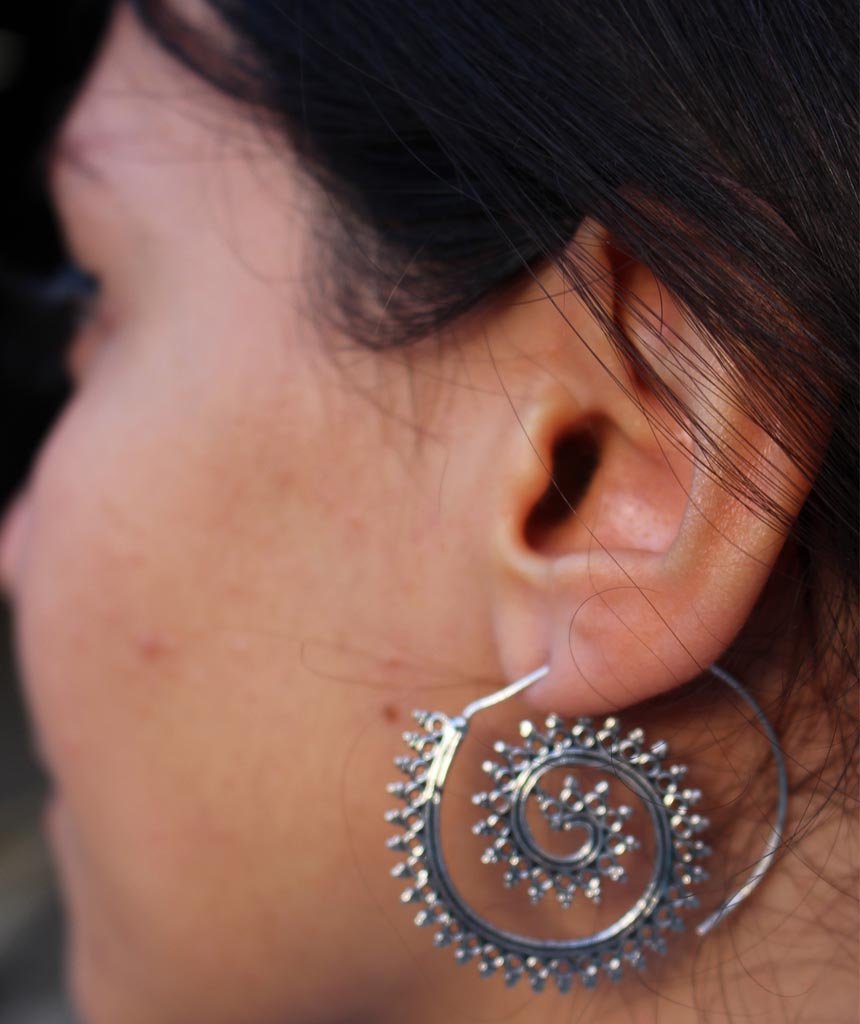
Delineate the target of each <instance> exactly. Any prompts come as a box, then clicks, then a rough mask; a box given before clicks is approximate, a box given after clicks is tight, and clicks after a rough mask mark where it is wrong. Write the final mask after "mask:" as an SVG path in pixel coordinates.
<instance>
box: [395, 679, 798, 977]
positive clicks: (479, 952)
mask: <svg viewBox="0 0 860 1024" xmlns="http://www.w3.org/2000/svg"><path fill="white" fill-rule="evenodd" d="M708 671H709V672H711V674H712V675H714V676H715V677H716V678H717V679H719V680H721V681H722V682H724V683H725V684H726V685H728V686H729V687H730V688H731V689H732V690H734V691H735V692H736V693H737V694H738V695H739V696H740V697H742V698H743V699H744V700H745V701H746V702H747V703H748V705H749V706H750V708H751V709H752V711H753V713H754V715H755V717H756V719H757V720H758V723H759V725H760V726H761V728H762V730H763V731H764V733H765V735H766V736H767V739H768V741H769V742H770V746H771V750H772V752H773V756H774V759H775V762H776V768H777V782H778V794H779V795H778V801H777V808H776V815H775V821H774V825H773V826H772V833H771V836H770V839H769V841H768V843H767V845H766V847H765V850H764V852H763V855H762V856H761V857H760V858H759V860H758V861H757V864H756V867H755V870H754V871H753V872H752V874H751V875H750V877H749V878H748V879H747V881H746V882H745V883H744V884H743V885H742V886H741V888H740V889H738V891H737V892H736V893H734V895H733V896H731V897H730V898H729V899H727V900H725V902H723V903H722V904H721V905H720V907H719V908H718V909H717V910H716V911H715V912H714V913H713V914H711V915H710V916H709V917H708V918H706V919H705V920H704V921H702V922H700V923H699V924H698V925H697V927H696V933H697V934H698V935H700V936H701V935H705V934H707V933H708V932H709V931H711V929H712V928H713V927H714V926H715V925H717V924H718V923H719V922H720V921H722V920H723V919H724V918H725V917H726V915H727V914H729V913H730V912H731V911H732V910H733V909H734V908H735V907H737V906H738V905H739V904H740V903H742V902H743V901H744V900H745V899H746V898H747V897H748V896H749V895H750V893H751V892H752V891H753V889H755V887H756V886H757V885H758V884H759V882H760V881H761V879H762V878H763V877H764V875H765V873H766V872H767V871H768V869H769V868H770V866H771V864H772V862H773V859H774V856H775V854H776V851H777V849H778V847H779V845H780V843H781V841H782V834H783V829H784V826H785V815H786V807H787V800H788V796H787V794H788V785H787V779H786V771H785V762H784V759H783V755H782V750H781V748H780V745H779V742H778V740H777V738H776V735H775V733H774V731H773V729H772V727H771V725H770V723H769V722H768V720H767V718H766V717H765V715H764V712H763V711H762V709H761V708H760V707H759V705H758V704H757V702H756V701H755V700H754V698H753V697H752V696H751V694H750V693H748V692H747V690H746V689H745V688H744V687H743V686H742V685H741V684H740V683H739V682H738V681H737V680H736V679H735V678H734V677H732V676H730V675H729V674H728V673H727V672H726V671H724V670H723V669H722V668H719V667H718V666H716V665H712V666H711V667H710V668H709V670H708ZM548 672H549V667H548V666H546V665H545V666H543V667H542V668H540V669H538V670H537V671H535V672H532V673H530V674H529V675H527V676H524V677H523V678H522V679H519V680H517V681H516V682H514V683H511V684H510V685H509V686H506V687H504V688H503V689H501V690H499V691H498V692H496V693H493V694H491V695H490V696H488V697H485V698H483V699H481V700H477V701H474V702H473V703H472V704H469V705H468V707H466V708H465V709H464V710H463V712H462V713H461V714H460V715H458V716H456V717H454V718H448V717H447V716H446V715H444V714H441V713H440V712H433V713H428V712H423V711H416V712H415V713H414V715H415V718H416V719H417V721H418V724H419V726H420V730H421V731H419V732H415V733H404V739H405V740H406V742H407V743H408V744H409V746H410V747H411V748H412V753H411V755H407V756H402V757H397V758H395V764H396V765H397V767H398V768H399V769H400V770H401V771H402V772H403V773H404V774H405V776H406V780H405V781H401V782H396V783H393V784H392V785H390V786H389V787H388V790H389V792H390V793H391V794H392V795H394V796H397V797H399V798H400V799H401V800H402V801H403V806H402V807H400V808H398V809H397V810H394V811H390V812H388V814H387V815H386V819H387V820H388V821H389V822H390V823H391V824H393V825H396V826H398V827H399V828H401V829H402V831H400V832H399V833H398V835H396V836H393V837H392V838H391V839H390V840H389V841H388V846H389V848H391V849H393V850H396V851H398V852H400V853H401V854H404V855H405V859H404V860H402V861H401V862H400V863H398V864H397V865H396V867H394V868H393V870H392V874H393V875H394V877H396V878H400V879H403V880H405V881H406V882H407V888H406V889H404V890H403V892H402V894H401V901H402V902H404V903H410V904H416V905H420V909H418V912H417V914H416V915H415V924H416V925H418V926H419V927H422V928H425V927H426V928H432V929H433V930H434V940H435V944H436V945H437V946H452V947H453V948H454V955H455V957H456V959H457V960H458V961H459V962H461V963H465V962H468V961H470V960H476V961H477V964H478V969H479V971H480V973H481V974H482V975H483V976H485V977H488V976H490V975H492V974H495V973H497V972H498V973H501V974H503V975H504V979H505V981H506V983H507V984H508V985H515V984H516V983H517V982H518V981H519V980H520V978H523V977H525V978H527V979H528V981H529V982H530V984H531V987H532V988H533V989H534V990H535V991H541V990H542V989H543V988H544V987H545V986H546V983H547V982H548V981H549V980H550V979H552V980H553V981H554V982H555V983H556V985H557V986H558V988H559V989H560V990H561V991H563V992H566V991H568V990H569V989H570V988H571V986H572V985H573V984H574V983H575V982H580V983H582V984H583V985H585V986H586V987H589V988H591V987H593V986H594V985H595V984H597V982H598V980H599V978H600V976H601V975H607V976H608V977H610V978H611V979H612V980H613V981H617V980H618V979H619V978H620V977H621V976H622V974H623V970H624V966H625V965H628V966H632V967H636V968H638V969H641V968H643V967H644V965H645V954H646V952H647V951H649V950H651V951H654V952H656V953H661V954H662V953H664V952H665V951H666V941H665V933H666V932H667V931H668V930H683V928H684V927H685V926H684V922H683V919H682V914H683V913H684V912H686V911H688V910H689V909H691V908H692V907H695V906H696V905H697V900H696V896H695V892H694V890H695V887H696V885H697V884H698V883H699V882H701V881H703V880H704V879H705V878H706V877H707V876H706V874H705V870H704V867H703V865H702V862H703V861H704V860H705V858H706V857H707V856H708V854H709V853H710V850H709V849H708V847H707V846H706V845H705V842H704V840H703V838H702V833H703V831H704V829H705V828H706V827H707V824H708V823H707V821H706V820H705V819H704V818H703V817H701V816H700V815H699V814H697V813H696V812H695V810H694V805H695V804H696V803H697V801H698V799H699V797H700V796H701V794H700V793H699V792H698V791H697V790H695V789H691V788H689V787H687V786H686V784H685V782H684V776H685V775H686V768H685V767H684V766H683V765H678V764H668V763H667V760H666V758H667V754H668V747H667V744H666V743H664V742H662V741H660V742H657V743H653V744H652V745H651V746H650V747H648V746H646V743H645V737H644V735H643V733H642V730H641V729H632V730H631V731H629V732H627V733H626V734H624V733H623V732H622V729H621V724H620V722H619V721H618V719H617V718H615V717H614V716H612V717H609V718H606V719H605V720H604V721H603V722H602V723H601V724H597V725H596V724H594V723H593V722H592V720H591V719H589V718H579V719H577V720H576V721H575V722H574V723H573V724H572V725H565V723H564V722H563V721H562V719H561V718H559V717H558V716H556V715H551V716H549V717H548V718H547V719H546V722H545V724H544V726H542V727H541V728H538V727H537V726H535V725H533V724H532V723H531V722H528V721H526V722H522V723H521V724H520V741H519V742H518V743H517V744H506V743H502V742H498V743H496V744H495V747H494V749H495V751H496V753H497V755H498V759H497V760H491V761H487V762H485V764H484V770H485V771H486V772H487V773H488V774H489V775H490V777H491V779H492V782H493V788H492V789H491V790H490V791H488V792H485V793H479V794H477V795H476V796H475V797H474V802H475V803H476V804H477V805H478V806H480V807H481V808H482V809H483V811H484V812H486V813H485V816H484V817H483V818H482V819H481V820H479V821H478V822H477V823H476V825H475V828H474V831H475V833H476V834H478V835H482V836H484V837H485V839H486V841H487V843H488V845H487V847H486V850H485V852H484V856H483V858H482V859H483V860H484V861H485V863H501V864H502V865H503V866H504V882H505V884H506V885H508V886H509V887H512V886H516V885H519V884H524V885H525V886H526V887H527V889H528V894H529V897H530V899H531V900H532V901H533V902H537V901H539V900H541V899H542V898H544V896H546V895H548V894H554V895H555V897H556V898H557V899H558V902H559V903H560V904H561V906H562V907H565V908H568V907H570V906H571V905H572V903H573V902H574V898H575V897H577V895H578V894H581V895H582V896H583V897H584V898H585V899H588V900H598V899H599V898H600V894H601V889H602V886H603V884H604V882H607V881H608V882H612V881H618V880H621V879H622V878H623V877H624V874H625V860H627V859H628V858H629V857H630V855H631V854H633V853H634V851H635V850H636V848H637V842H636V840H635V839H634V837H632V836H630V835H627V834H625V828H626V823H627V820H628V819H629V817H630V815H631V813H632V812H631V809H630V808H629V807H627V806H624V805H620V806H617V807H616V806H612V805H611V804H610V803H609V802H608V801H607V790H608V785H609V783H608V782H607V781H605V780H602V781H601V782H598V783H596V784H594V785H593V786H591V787H590V788H585V789H583V787H581V786H580V784H579V782H578V780H577V776H576V772H577V771H578V770H580V771H581V770H582V769H588V770H589V771H590V772H592V773H593V772H595V771H599V772H601V773H606V775H607V776H609V777H610V779H618V780H619V781H620V782H621V783H622V784H623V785H624V786H625V787H627V789H628V790H629V791H630V792H631V793H632V794H633V795H634V796H635V797H637V798H638V799H639V800H640V801H641V803H642V804H643V805H644V806H645V808H646V809H647V811H648V815H649V818H650V824H651V826H652V828H653V831H654V866H653V870H652V872H651V874H650V880H649V882H648V884H647V886H646V888H645V891H644V892H643V894H642V895H641V897H639V898H638V899H637V900H636V902H635V903H634V904H633V906H631V907H630V908H629V910H627V911H626V912H625V913H624V914H623V915H622V916H621V917H619V919H618V920H617V921H615V922H613V923H612V924H610V925H609V926H608V927H605V928H603V929H602V930H601V931H599V932H597V933H596V934H594V935H590V936H587V937H585V938H577V939H570V940H559V941H556V940H546V939H535V938H530V937H528V936H526V935H520V934H517V933H514V932H510V931H505V930H503V929H500V928H497V927H495V926H494V925H493V924H491V923H490V922H489V921H488V920H486V919H485V918H484V917H482V916H481V915H480V914H478V913H476V912H475V911H474V910H473V909H472V908H471V907H470V906H469V905H468V903H467V902H466V901H465V900H464V899H463V897H462V896H461V894H460V893H459V892H458V890H457V888H456V886H455V885H454V883H453V881H452V878H451V875H450V872H449V870H448V867H447V865H446V862H445V858H444V856H443V853H442V846H441V841H440V810H441V801H442V794H443V792H444V788H445V780H446V778H447V777H448V773H449V771H450V769H451V765H452V764H453V762H454V758H455V756H456V754H457V751H458V749H459V747H460V744H461V742H462V740H463V739H464V737H465V736H466V733H467V731H468V728H469V723H470V720H471V718H472V717H473V716H474V715H475V714H477V713H479V712H481V711H484V710H486V709H487V708H490V707H493V706H494V705H496V704H499V703H501V702H502V701H505V700H508V699H509V698H511V697H513V696H515V695H516V694H518V693H520V692H522V691H523V690H524V689H526V687H528V686H531V685H532V684H533V683H535V682H537V681H538V680H539V679H542V678H543V677H544V676H545V675H547V673H548ZM559 768H561V769H564V771H565V772H566V773H567V775H566V778H565V781H564V783H563V785H562V789H561V792H560V793H559V794H558V796H552V795H551V794H549V793H547V792H546V791H545V790H544V789H543V787H542V786H541V780H542V779H543V778H544V776H545V775H546V774H547V773H548V772H550V771H552V770H555V769H559ZM533 798H534V799H535V800H536V802H537V806H538V808H539V810H540V812H541V813H542V814H543V816H544V819H545V821H546V823H547V824H548V826H549V828H550V829H554V830H562V831H569V830H572V829H577V830H579V831H580V832H582V833H583V834H584V835H585V841H584V842H583V843H582V845H581V847H580V848H579V849H578V850H576V851H574V852H573V853H571V854H567V855H565V856H559V855H556V854H554V853H552V852H551V851H548V850H547V849H546V848H544V847H542V846H541V845H540V843H539V842H538V840H537V839H536V838H535V835H534V832H533V830H532V828H531V827H530V825H529V822H528V821H527V818H526V813H525V812H526V804H527V802H528V801H529V800H530V799H533Z"/></svg>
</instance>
